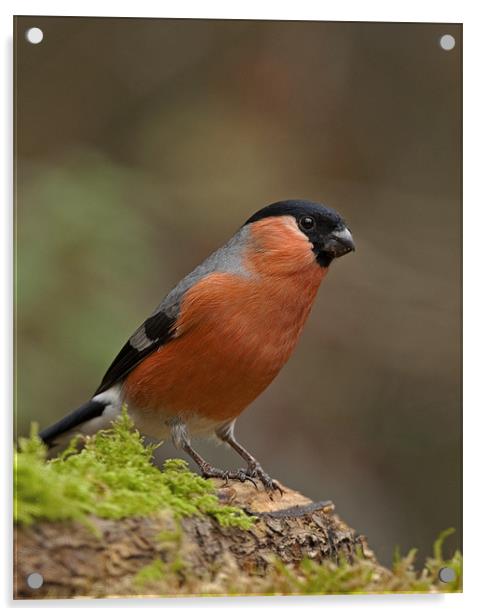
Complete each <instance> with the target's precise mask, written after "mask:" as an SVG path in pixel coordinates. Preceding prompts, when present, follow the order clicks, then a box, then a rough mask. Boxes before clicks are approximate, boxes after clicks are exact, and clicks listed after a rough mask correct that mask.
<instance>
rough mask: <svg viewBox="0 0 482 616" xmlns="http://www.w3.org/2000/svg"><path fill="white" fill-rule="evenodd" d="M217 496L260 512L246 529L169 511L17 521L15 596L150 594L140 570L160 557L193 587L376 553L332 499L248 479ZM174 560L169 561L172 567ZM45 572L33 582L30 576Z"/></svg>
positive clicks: (224, 488)
mask: <svg viewBox="0 0 482 616" xmlns="http://www.w3.org/2000/svg"><path fill="white" fill-rule="evenodd" d="M218 494H219V496H220V499H221V500H222V501H223V502H225V503H227V504H232V505H237V506H239V507H242V508H243V509H244V510H245V511H247V512H249V513H252V514H254V515H256V519H255V523H254V524H253V526H252V528H251V529H249V530H242V529H240V528H236V527H222V526H220V525H219V524H218V523H217V522H216V521H215V520H214V519H212V518H210V517H191V518H184V519H183V520H181V522H180V523H177V522H176V521H175V520H174V519H173V518H172V517H171V516H169V515H168V514H165V515H159V516H156V517H149V518H140V517H139V518H129V519H124V520H105V519H99V518H92V522H93V523H94V525H95V527H96V528H97V529H98V533H97V534H95V533H93V532H92V529H89V528H87V527H86V526H85V525H82V524H79V523H73V522H42V523H37V524H34V525H32V526H29V527H18V528H16V529H15V558H14V560H15V579H14V596H15V597H16V598H54V597H55V598H66V597H105V596H126V595H128V596H129V595H130V596H132V595H137V596H138V595H142V594H146V593H145V592H143V591H142V590H140V588H139V585H138V584H136V575H137V574H138V573H139V571H140V570H141V569H142V568H143V567H145V566H146V565H149V564H151V563H153V561H155V560H159V561H162V563H166V567H167V568H168V569H167V570H174V569H175V566H174V565H175V563H179V562H182V568H180V567H179V566H178V567H177V570H179V571H180V573H179V574H177V575H176V580H177V581H176V583H177V584H179V585H180V586H182V585H183V584H184V585H185V586H186V587H187V588H189V594H196V592H198V590H199V588H201V586H200V585H198V584H197V582H196V580H199V583H201V581H202V584H203V585H204V586H202V588H204V589H205V588H206V583H209V580H212V579H214V578H215V577H216V576H217V575H219V573H220V572H221V571H227V570H229V571H230V576H234V578H236V576H263V575H265V574H266V570H267V569H268V568H269V567H270V566H272V563H273V559H274V558H278V559H280V560H281V561H282V562H283V563H287V564H295V565H296V564H297V563H299V562H300V560H301V559H302V558H303V557H309V558H310V559H312V560H313V561H316V562H322V561H323V560H325V559H333V560H335V561H336V560H337V559H339V558H340V556H341V555H343V556H344V557H346V558H348V559H349V560H350V559H351V558H352V557H353V555H354V553H355V550H356V549H357V547H358V548H359V549H360V550H361V553H362V554H363V556H364V557H365V558H368V559H371V560H373V561H374V560H375V559H374V556H373V553H372V552H371V551H370V550H369V548H368V546H367V545H366V542H365V539H364V537H362V536H359V535H357V534H356V533H355V531H354V530H353V529H351V528H350V527H349V526H347V524H345V523H344V522H343V521H342V520H341V519H340V518H339V517H338V516H337V515H336V514H335V513H334V506H333V504H332V503H330V502H318V503H316V502H312V501H310V500H309V499H307V498H306V497H304V496H302V495H301V494H299V493H298V492H296V491H294V490H289V489H287V488H286V492H285V493H284V494H283V496H281V495H279V494H275V495H274V496H273V498H272V499H270V498H269V496H268V495H267V494H266V492H264V491H263V490H257V489H256V488H255V487H254V486H253V485H252V484H250V483H248V482H247V483H244V484H241V483H237V482H233V483H231V484H229V485H228V486H225V485H223V483H222V482H219V483H218ZM169 567H171V569H169ZM32 573H40V574H41V575H42V577H43V584H42V586H41V587H40V588H38V589H32V588H30V587H29V584H28V577H29V575H30V574H32ZM169 592H172V594H177V591H176V589H175V588H172V591H171V590H170V591H169Z"/></svg>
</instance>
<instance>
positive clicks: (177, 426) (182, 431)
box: [169, 419, 256, 485]
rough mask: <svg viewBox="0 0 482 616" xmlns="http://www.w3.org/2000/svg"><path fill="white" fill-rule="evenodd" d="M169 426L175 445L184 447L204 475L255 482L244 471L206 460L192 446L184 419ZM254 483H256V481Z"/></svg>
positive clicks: (172, 422) (180, 447)
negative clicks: (231, 469) (228, 469)
mask: <svg viewBox="0 0 482 616" xmlns="http://www.w3.org/2000/svg"><path fill="white" fill-rule="evenodd" d="M169 426H170V428H171V437H172V441H173V443H174V445H175V446H176V447H177V448H178V449H182V450H183V451H185V452H186V453H187V455H188V456H190V457H191V458H192V459H193V460H194V462H196V464H197V465H198V466H199V468H200V469H201V472H202V475H203V477H206V478H210V477H219V478H220V479H224V480H225V481H227V480H228V479H238V480H239V481H243V482H244V481H246V480H248V481H251V482H252V483H254V481H253V480H252V478H251V477H250V476H249V475H247V474H246V473H245V472H244V471H242V470H239V471H223V470H221V469H220V468H216V467H215V466H213V465H212V464H210V463H209V462H206V460H205V459H204V458H203V457H202V456H201V455H200V454H199V453H198V452H197V451H196V450H195V449H193V447H192V446H191V439H190V438H189V432H188V430H187V427H186V424H184V423H183V422H182V421H180V420H178V419H176V420H173V421H171V422H169ZM254 485H256V484H255V483H254Z"/></svg>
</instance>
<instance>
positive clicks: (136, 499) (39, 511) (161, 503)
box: [14, 409, 251, 529]
mask: <svg viewBox="0 0 482 616" xmlns="http://www.w3.org/2000/svg"><path fill="white" fill-rule="evenodd" d="M155 447H156V446H155V445H145V444H144V443H143V442H142V438H141V436H140V434H139V432H138V431H137V430H135V429H134V426H133V423H132V421H131V420H130V418H129V416H128V414H127V411H126V410H125V409H124V410H123V412H122V414H121V416H120V417H119V419H118V420H117V421H116V422H115V423H114V424H113V427H112V428H111V429H109V430H104V431H101V432H98V433H97V434H96V435H95V436H93V437H88V438H86V440H85V446H84V448H83V449H82V450H81V451H80V452H78V451H77V448H76V444H75V442H72V443H71V445H70V446H69V448H68V449H67V450H66V451H65V452H64V453H63V454H62V456H61V457H59V458H56V459H54V460H51V461H47V460H46V449H45V446H44V445H43V443H42V441H41V440H40V438H39V437H38V436H37V434H36V431H35V429H33V430H32V433H31V436H30V438H29V439H20V441H19V448H18V450H17V451H16V453H15V467H14V472H15V478H14V485H15V488H14V494H15V503H14V517H15V520H16V521H17V522H19V523H23V524H30V523H32V522H33V521H34V520H37V519H47V520H86V516H87V515H88V514H93V515H96V516H98V517H101V518H111V519H119V518H125V517H129V516H147V515H151V514H154V513H156V512H160V511H165V510H168V511H170V512H172V513H173V514H174V516H175V517H178V518H179V517H182V516H193V515H210V516H213V517H214V518H215V519H216V520H217V521H218V522H219V523H220V524H221V525H223V526H230V525H235V526H239V527H241V528H243V529H247V528H249V527H250V525H251V518H250V517H249V516H247V515H246V514H245V513H244V512H243V511H242V510H240V509H238V508H236V507H228V506H224V505H221V504H220V503H219V500H218V498H217V496H216V494H215V489H214V485H213V484H212V482H211V481H209V480H206V479H203V478H202V477H200V476H199V475H197V474H195V473H192V472H190V471H189V469H188V465H187V463H186V462H184V461H183V460H167V461H166V462H165V463H164V466H163V468H162V471H161V470H159V469H158V468H156V467H155V466H153V464H152V454H153V451H154V449H155Z"/></svg>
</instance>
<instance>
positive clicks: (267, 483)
mask: <svg viewBox="0 0 482 616" xmlns="http://www.w3.org/2000/svg"><path fill="white" fill-rule="evenodd" d="M244 472H245V474H246V477H249V478H251V479H259V480H260V481H261V483H262V484H263V486H264V489H265V490H266V492H268V493H270V497H271V493H272V492H274V491H275V490H278V491H279V493H280V495H281V496H283V494H284V493H285V491H284V490H283V488H282V487H281V486H280V484H279V483H278V482H277V481H276V480H275V479H271V477H270V476H269V475H268V473H266V472H265V471H264V470H263V469H262V467H261V465H260V464H258V462H256V463H255V464H249V465H248V468H247V469H246V470H245V471H244Z"/></svg>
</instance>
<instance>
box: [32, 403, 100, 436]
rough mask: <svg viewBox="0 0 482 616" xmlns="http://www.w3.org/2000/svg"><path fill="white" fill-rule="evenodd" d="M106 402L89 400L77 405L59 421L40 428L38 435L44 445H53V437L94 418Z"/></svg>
mask: <svg viewBox="0 0 482 616" xmlns="http://www.w3.org/2000/svg"><path fill="white" fill-rule="evenodd" d="M107 404H108V403H107V402H99V401H97V400H89V402H86V403H85V404H83V405H82V406H79V408H78V409H75V411H72V412H71V413H69V414H68V415H66V416H65V417H63V418H62V419H61V420H60V421H57V422H56V423H54V424H53V425H51V426H49V427H48V428H45V430H42V431H41V432H40V433H39V436H40V438H41V439H42V440H43V442H44V443H45V444H46V445H54V444H55V439H56V438H57V437H58V436H60V435H61V434H64V432H68V431H69V430H72V429H73V428H75V427H77V426H79V425H80V424H83V423H84V422H86V421H89V419H94V418H95V417H99V415H102V411H103V410H104V409H105V407H106V406H107Z"/></svg>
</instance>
